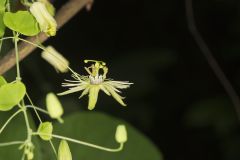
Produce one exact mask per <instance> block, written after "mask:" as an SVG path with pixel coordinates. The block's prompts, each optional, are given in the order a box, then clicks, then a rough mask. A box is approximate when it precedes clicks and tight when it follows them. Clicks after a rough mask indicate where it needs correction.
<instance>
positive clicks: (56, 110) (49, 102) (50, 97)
mask: <svg viewBox="0 0 240 160" xmlns="http://www.w3.org/2000/svg"><path fill="white" fill-rule="evenodd" d="M46 106H47V110H48V113H49V115H50V117H51V118H53V119H58V120H60V122H62V121H63V120H61V116H62V115H63V107H62V104H61V103H60V101H59V100H58V98H57V96H56V95H55V94H54V93H48V94H47V96H46Z"/></svg>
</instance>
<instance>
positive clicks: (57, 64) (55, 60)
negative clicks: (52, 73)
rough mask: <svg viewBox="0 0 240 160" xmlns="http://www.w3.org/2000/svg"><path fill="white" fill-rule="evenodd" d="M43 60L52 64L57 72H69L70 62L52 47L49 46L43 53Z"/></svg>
mask: <svg viewBox="0 0 240 160" xmlns="http://www.w3.org/2000/svg"><path fill="white" fill-rule="evenodd" d="M42 58H43V59H45V60H46V61H47V62H48V63H50V64H51V65H52V66H53V67H54V68H55V69H56V70H57V72H61V73H65V72H67V71H68V66H69V62H68V60H67V59H66V58H65V57H63V55H61V54H60V53H59V52H58V51H57V50H56V49H54V48H53V47H52V46H48V47H46V48H45V50H44V51H43V52H42Z"/></svg>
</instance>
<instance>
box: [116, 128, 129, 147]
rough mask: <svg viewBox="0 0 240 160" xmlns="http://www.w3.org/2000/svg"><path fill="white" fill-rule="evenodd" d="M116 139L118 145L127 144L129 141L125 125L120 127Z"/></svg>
mask: <svg viewBox="0 0 240 160" xmlns="http://www.w3.org/2000/svg"><path fill="white" fill-rule="evenodd" d="M115 139H116V141H117V142H118V143H125V142H126V141H127V130H126V127H125V125H118V126H117V130H116V135H115Z"/></svg>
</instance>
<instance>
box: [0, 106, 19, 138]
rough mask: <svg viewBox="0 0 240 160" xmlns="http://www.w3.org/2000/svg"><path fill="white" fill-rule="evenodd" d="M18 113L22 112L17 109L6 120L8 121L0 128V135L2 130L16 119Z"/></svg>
mask: <svg viewBox="0 0 240 160" xmlns="http://www.w3.org/2000/svg"><path fill="white" fill-rule="evenodd" d="M20 112H22V110H21V109H19V110H18V111H17V112H15V113H14V114H13V115H12V116H11V117H9V118H8V120H7V121H6V122H5V123H4V125H3V126H2V128H1V129H0V134H1V133H2V132H3V130H4V129H5V127H6V126H7V125H8V124H9V123H10V122H11V120H12V119H13V118H14V117H16V116H17V115H18V114H19V113H20Z"/></svg>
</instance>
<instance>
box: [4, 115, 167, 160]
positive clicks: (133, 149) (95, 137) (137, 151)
mask: <svg viewBox="0 0 240 160" xmlns="http://www.w3.org/2000/svg"><path fill="white" fill-rule="evenodd" d="M7 116H8V114H6V112H5V114H3V113H1V120H0V121H2V122H4V121H5V120H6V117H7ZM20 118H22V119H20ZM64 120H65V123H64V124H59V123H55V125H54V133H55V134H60V135H64V136H68V137H72V138H75V139H79V140H84V141H86V142H91V143H94V144H99V145H102V146H106V147H111V148H117V147H118V145H119V144H118V143H117V142H116V141H115V132H116V126H117V125H118V124H126V127H127V131H128V137H129V140H128V142H127V143H126V144H125V147H124V150H123V151H121V152H118V153H109V152H105V151H99V150H97V149H93V148H89V147H85V146H81V145H79V144H72V143H70V147H71V152H72V154H73V158H74V159H85V160H92V159H99V160H104V159H115V160H118V159H119V160H121V159H125V160H133V159H138V160H146V159H151V160H163V158H162V154H161V153H160V152H159V151H158V149H157V148H156V147H155V146H154V145H153V144H152V142H150V141H149V140H148V139H147V138H146V137H145V136H144V135H142V134H141V133H139V131H137V130H136V129H134V128H133V127H132V126H131V125H130V124H127V123H126V122H124V121H122V120H119V119H116V118H113V117H110V116H107V115H106V114H102V113H89V112H83V113H75V114H72V115H70V116H66V117H64ZM25 129H26V126H25V122H24V117H23V116H19V117H18V118H16V119H14V121H13V122H12V123H11V125H9V126H8V127H7V129H6V131H4V133H3V134H1V135H0V137H1V138H0V139H1V142H2V141H3V140H4V141H10V140H11V141H15V140H24V138H25V137H24V135H25V136H26V134H25V133H24V132H25V131H26V130H25ZM34 142H35V144H36V148H35V154H36V155H35V158H36V160H38V159H39V160H40V159H44V160H52V159H54V154H53V151H52V150H51V148H50V145H49V143H48V142H44V141H41V142H39V140H38V138H36V139H34ZM54 142H55V146H56V148H57V146H58V145H59V142H60V141H59V140H54ZM0 154H1V156H0V159H2V158H3V159H19V157H21V155H22V152H21V151H19V150H18V146H17V145H14V146H11V147H5V148H4V147H1V148H0Z"/></svg>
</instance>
